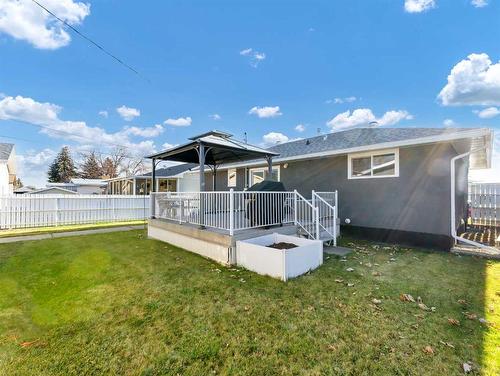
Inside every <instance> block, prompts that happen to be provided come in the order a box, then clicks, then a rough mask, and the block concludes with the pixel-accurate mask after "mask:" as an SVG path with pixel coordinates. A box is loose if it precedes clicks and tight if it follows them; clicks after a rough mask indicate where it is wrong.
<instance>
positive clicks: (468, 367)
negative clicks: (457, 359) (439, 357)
mask: <svg viewBox="0 0 500 376" xmlns="http://www.w3.org/2000/svg"><path fill="white" fill-rule="evenodd" d="M462 367H463V369H464V372H465V373H469V372H472V364H471V363H470V362H467V363H464V364H462Z"/></svg>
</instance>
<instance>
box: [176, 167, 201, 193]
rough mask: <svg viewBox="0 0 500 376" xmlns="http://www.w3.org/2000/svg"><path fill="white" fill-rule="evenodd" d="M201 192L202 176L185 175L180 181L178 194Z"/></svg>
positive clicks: (194, 173)
mask: <svg viewBox="0 0 500 376" xmlns="http://www.w3.org/2000/svg"><path fill="white" fill-rule="evenodd" d="M199 190H200V176H199V174H198V172H191V173H185V174H184V176H183V177H182V178H179V180H178V187H177V191H178V192H198V191H199Z"/></svg>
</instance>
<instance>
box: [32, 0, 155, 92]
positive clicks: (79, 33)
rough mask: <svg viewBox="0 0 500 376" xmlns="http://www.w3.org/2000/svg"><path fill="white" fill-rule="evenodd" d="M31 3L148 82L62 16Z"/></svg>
mask: <svg viewBox="0 0 500 376" xmlns="http://www.w3.org/2000/svg"><path fill="white" fill-rule="evenodd" d="M31 1H32V2H33V3H35V4H36V5H38V6H39V7H40V8H42V9H43V10H44V11H46V12H47V13H48V14H50V15H51V16H52V17H54V18H55V19H57V20H59V21H60V22H62V23H63V24H64V25H66V26H67V27H69V28H70V29H71V30H73V31H74V32H75V33H76V34H78V35H79V36H80V37H82V38H83V39H85V40H86V41H88V42H89V43H91V44H93V45H94V46H95V47H97V48H98V49H100V50H101V51H102V52H104V53H105V54H106V55H108V56H110V57H111V58H112V59H114V60H116V61H117V62H118V63H119V64H121V65H123V66H124V67H125V68H127V69H129V70H131V71H132V72H134V73H135V74H136V75H138V76H139V77H141V78H144V79H145V80H146V81H148V82H150V81H149V80H148V79H147V78H146V77H143V76H142V75H141V74H140V73H139V72H138V71H137V70H136V69H134V68H132V67H131V66H130V65H128V64H127V63H125V62H124V61H123V60H122V59H120V58H119V57H117V56H116V55H113V54H112V53H111V52H109V51H107V50H106V49H105V48H104V47H103V46H101V45H100V44H98V43H97V42H94V41H93V40H92V39H90V38H89V37H87V36H86V35H85V34H83V33H81V32H80V31H79V30H78V29H77V28H75V27H73V26H71V25H70V24H69V23H67V22H66V21H64V20H63V19H62V18H60V17H58V16H57V15H55V14H54V13H53V12H52V11H50V10H49V9H47V8H46V7H45V6H44V5H42V4H40V3H39V2H38V1H36V0H31Z"/></svg>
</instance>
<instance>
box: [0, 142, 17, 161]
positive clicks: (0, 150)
mask: <svg viewBox="0 0 500 376" xmlns="http://www.w3.org/2000/svg"><path fill="white" fill-rule="evenodd" d="M12 149H14V144H3V143H0V161H6V160H8V159H9V157H10V154H11V153H12Z"/></svg>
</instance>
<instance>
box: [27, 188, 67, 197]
mask: <svg viewBox="0 0 500 376" xmlns="http://www.w3.org/2000/svg"><path fill="white" fill-rule="evenodd" d="M25 194H26V195H76V194H77V193H76V191H73V190H70V189H67V188H64V187H60V186H51V187H46V188H41V189H36V190H34V191H31V192H26V193H25Z"/></svg>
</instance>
